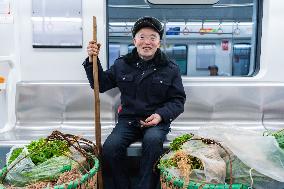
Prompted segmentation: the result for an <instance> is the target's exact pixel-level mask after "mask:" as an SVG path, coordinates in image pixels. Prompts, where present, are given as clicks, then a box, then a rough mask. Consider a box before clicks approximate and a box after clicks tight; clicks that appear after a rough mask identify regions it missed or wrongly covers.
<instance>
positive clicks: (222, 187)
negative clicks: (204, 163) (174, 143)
mask: <svg viewBox="0 0 284 189" xmlns="http://www.w3.org/2000/svg"><path fill="white" fill-rule="evenodd" d="M189 140H201V141H202V142H204V143H205V144H216V145H218V146H220V147H221V148H222V149H224V151H225V152H226V153H227V154H229V153H228V152H227V150H226V149H225V148H224V147H223V146H222V145H221V144H220V143H218V142H215V141H213V140H210V139H204V138H199V139H196V138H195V139H189ZM169 152H170V150H169V151H168V152H166V153H169ZM229 159H230V156H229ZM158 169H159V170H160V173H161V174H160V181H161V189H249V188H250V187H249V186H246V185H244V184H235V183H233V177H232V161H231V159H230V184H214V183H206V182H202V181H200V182H199V181H193V180H189V182H188V183H185V181H184V179H183V178H178V177H175V176H174V175H172V174H171V173H170V172H169V171H168V169H167V168H165V167H162V166H159V167H158Z"/></svg>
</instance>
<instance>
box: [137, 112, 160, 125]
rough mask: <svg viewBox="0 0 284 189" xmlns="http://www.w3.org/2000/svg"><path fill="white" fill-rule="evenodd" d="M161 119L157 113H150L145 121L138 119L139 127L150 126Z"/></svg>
mask: <svg viewBox="0 0 284 189" xmlns="http://www.w3.org/2000/svg"><path fill="white" fill-rule="evenodd" d="M161 121H162V117H161V116H160V115H159V114H152V115H151V116H149V117H148V118H147V119H146V120H145V121H142V120H140V124H141V127H152V126H155V125H157V124H158V123H160V122H161Z"/></svg>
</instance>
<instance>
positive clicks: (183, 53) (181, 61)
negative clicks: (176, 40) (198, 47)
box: [161, 45, 187, 75]
mask: <svg viewBox="0 0 284 189" xmlns="http://www.w3.org/2000/svg"><path fill="white" fill-rule="evenodd" d="M161 48H162V49H164V48H163V47H161ZM166 54H167V55H168V57H169V58H170V59H172V60H174V62H175V63H176V64H177V65H178V66H179V69H180V73H181V74H182V75H186V74H187V48H186V45H168V46H167V47H166Z"/></svg>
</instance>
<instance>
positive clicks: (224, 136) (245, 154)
mask: <svg viewBox="0 0 284 189" xmlns="http://www.w3.org/2000/svg"><path fill="white" fill-rule="evenodd" d="M262 133H263V132H262V131H257V132H254V131H249V130H245V129H242V128H238V127H220V126H218V127H202V128H201V129H200V130H199V131H198V135H200V136H203V137H206V138H211V139H214V140H217V141H219V142H221V144H222V145H223V146H225V147H227V148H228V149H230V150H231V151H232V153H233V154H234V155H235V156H236V157H234V158H233V159H234V161H233V166H234V167H233V171H234V178H235V179H239V181H241V180H245V181H246V182H250V183H252V184H254V186H255V185H257V186H258V187H257V188H265V187H266V186H269V187H268V188H271V186H272V185H273V186H274V187H275V188H280V187H284V186H283V185H284V151H283V150H282V149H281V148H279V145H278V143H277V141H276V140H275V138H274V137H269V136H262ZM232 157H233V156H232ZM238 158H239V160H240V161H238Z"/></svg>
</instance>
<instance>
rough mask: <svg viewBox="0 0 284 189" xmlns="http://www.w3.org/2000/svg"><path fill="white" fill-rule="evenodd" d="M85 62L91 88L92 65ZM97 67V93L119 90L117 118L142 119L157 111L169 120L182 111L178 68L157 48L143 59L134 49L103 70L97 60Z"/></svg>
mask: <svg viewBox="0 0 284 189" xmlns="http://www.w3.org/2000/svg"><path fill="white" fill-rule="evenodd" d="M88 61H89V60H88V58H87V59H86V60H85V62H84V63H83V65H84V68H85V70H86V73H87V77H88V80H89V82H90V85H91V87H92V88H93V83H94V80H93V72H92V70H93V65H92V64H90V63H89V62H88ZM98 70H99V84H100V92H101V93H103V92H105V91H107V90H109V89H112V88H115V87H118V88H119V90H120V92H121V105H122V111H121V112H120V113H119V117H126V118H142V117H143V118H146V117H148V116H150V115H151V114H153V113H157V114H159V115H160V116H161V117H162V119H163V121H164V122H165V123H170V122H171V121H173V120H174V119H175V118H177V117H178V116H179V115H180V114H181V113H182V112H183V111H184V103H185V99H186V95H185V92H184V88H183V85H182V80H181V75H180V72H179V68H178V66H177V65H176V64H175V63H173V62H172V61H171V60H169V59H168V58H167V56H166V55H165V54H164V53H163V52H161V50H160V49H158V50H157V52H156V54H155V57H154V58H153V59H152V60H149V61H147V62H145V61H142V60H141V59H140V58H139V56H138V53H137V49H136V48H134V49H133V51H132V52H131V53H129V54H127V55H125V56H123V57H120V58H118V59H116V60H115V63H114V64H113V65H112V66H111V67H110V69H108V70H106V71H103V69H102V66H101V64H100V62H99V61H98Z"/></svg>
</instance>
